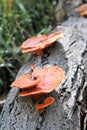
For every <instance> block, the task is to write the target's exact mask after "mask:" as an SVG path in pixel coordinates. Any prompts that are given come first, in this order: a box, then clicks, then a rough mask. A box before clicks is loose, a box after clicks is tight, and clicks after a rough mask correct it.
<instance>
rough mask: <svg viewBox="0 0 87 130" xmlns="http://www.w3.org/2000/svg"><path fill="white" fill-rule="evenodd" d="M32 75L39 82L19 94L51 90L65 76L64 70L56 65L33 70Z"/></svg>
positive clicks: (24, 94)
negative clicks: (32, 87)
mask: <svg viewBox="0 0 87 130" xmlns="http://www.w3.org/2000/svg"><path fill="white" fill-rule="evenodd" d="M32 75H33V76H34V77H35V78H36V79H39V80H40V82H39V83H38V84H37V85H36V87H35V88H34V89H32V90H30V91H29V92H21V93H20V96H33V95H38V94H39V95H40V94H45V93H50V92H51V91H53V90H54V89H55V88H56V87H57V86H58V85H59V84H60V83H61V81H62V79H63V78H64V77H65V72H64V71H63V70H62V69H61V68H60V67H58V66H51V67H45V68H42V69H38V70H35V71H33V73H32Z"/></svg>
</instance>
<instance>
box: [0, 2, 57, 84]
mask: <svg viewBox="0 0 87 130" xmlns="http://www.w3.org/2000/svg"><path fill="white" fill-rule="evenodd" d="M52 2H53V1H51V0H37V1H36V0H26V1H23V0H0V72H1V69H2V70H3V71H2V76H1V75H0V86H6V85H7V84H6V83H4V80H5V79H6V80H7V78H5V76H7V77H9V79H8V81H6V82H7V83H8V82H9V84H10V82H12V80H13V78H14V77H15V74H16V73H17V71H18V69H19V68H20V66H21V65H22V64H23V63H24V62H25V60H28V58H29V55H28V54H27V55H22V54H21V51H20V49H19V46H20V45H21V43H22V42H23V41H24V40H25V39H27V38H28V37H31V36H32V35H39V34H42V33H45V34H48V33H49V31H50V27H52V26H53V25H54V22H55V17H54V7H53V5H52ZM21 61H22V62H21ZM8 75H9V76H8Z"/></svg>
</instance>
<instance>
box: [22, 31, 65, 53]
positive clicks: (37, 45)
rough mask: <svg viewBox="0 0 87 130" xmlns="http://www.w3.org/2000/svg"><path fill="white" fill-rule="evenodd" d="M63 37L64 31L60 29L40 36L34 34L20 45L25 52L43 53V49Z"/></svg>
mask: <svg viewBox="0 0 87 130" xmlns="http://www.w3.org/2000/svg"><path fill="white" fill-rule="evenodd" d="M62 37H63V33H62V32H60V31H58V32H55V33H53V34H50V35H48V36H46V35H40V36H36V37H35V36H33V37H31V38H28V39H27V40H26V41H25V42H23V44H22V45H21V46H20V48H21V49H22V52H23V53H27V52H35V53H36V54H37V55H41V54H42V50H43V49H45V48H47V47H49V46H50V45H51V44H53V43H54V42H55V41H57V40H59V39H60V38H62Z"/></svg>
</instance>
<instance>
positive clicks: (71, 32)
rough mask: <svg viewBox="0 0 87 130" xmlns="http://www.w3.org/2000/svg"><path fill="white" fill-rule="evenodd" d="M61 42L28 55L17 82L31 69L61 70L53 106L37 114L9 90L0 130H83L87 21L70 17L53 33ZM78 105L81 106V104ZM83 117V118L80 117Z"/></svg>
mask: <svg viewBox="0 0 87 130" xmlns="http://www.w3.org/2000/svg"><path fill="white" fill-rule="evenodd" d="M60 29H61V30H62V32H63V33H64V38H62V39H61V40H60V41H59V42H57V43H55V44H54V45H52V46H50V47H49V48H47V49H46V50H44V52H43V55H42V56H36V55H34V54H33V55H31V58H30V61H29V63H27V64H25V65H24V66H23V67H22V68H21V69H20V71H19V72H18V75H17V78H18V77H19V76H21V75H23V74H26V73H29V72H30V66H31V65H33V64H36V65H37V67H36V68H42V67H45V66H49V65H51V66H54V65H57V66H60V67H61V68H62V69H64V70H65V72H66V76H65V78H64V79H63V81H62V83H61V84H60V86H58V87H57V88H56V89H55V90H54V91H53V92H52V93H50V94H48V95H52V96H53V97H54V98H55V102H54V103H53V104H52V105H51V106H49V107H47V108H46V110H45V112H44V113H42V114H40V113H39V112H38V111H36V110H35V104H36V103H37V102H40V101H43V97H41V99H39V100H38V101H33V100H32V98H30V97H19V96H18V94H19V89H16V88H12V89H11V91H10V93H9V95H8V98H7V101H6V103H5V105H4V107H3V110H2V112H1V116H0V130H80V129H81V130H83V129H82V127H84V119H85V110H86V105H85V104H87V95H86V93H87V87H86V86H87V19H85V18H76V17H71V18H69V20H67V21H66V22H64V23H63V24H62V25H61V26H58V27H57V28H56V29H55V30H54V31H58V30H60ZM80 101H81V102H80ZM83 115H84V116H83Z"/></svg>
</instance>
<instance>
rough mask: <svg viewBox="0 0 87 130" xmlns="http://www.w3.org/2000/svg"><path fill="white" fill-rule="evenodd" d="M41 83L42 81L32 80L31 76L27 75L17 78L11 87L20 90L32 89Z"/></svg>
mask: <svg viewBox="0 0 87 130" xmlns="http://www.w3.org/2000/svg"><path fill="white" fill-rule="evenodd" d="M39 82H40V79H35V80H31V75H30V74H25V75H23V76H21V77H19V78H17V79H16V80H15V81H14V82H12V84H11V85H10V86H11V87H16V88H20V89H27V88H32V87H34V86H35V85H37V84H38V83H39Z"/></svg>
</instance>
